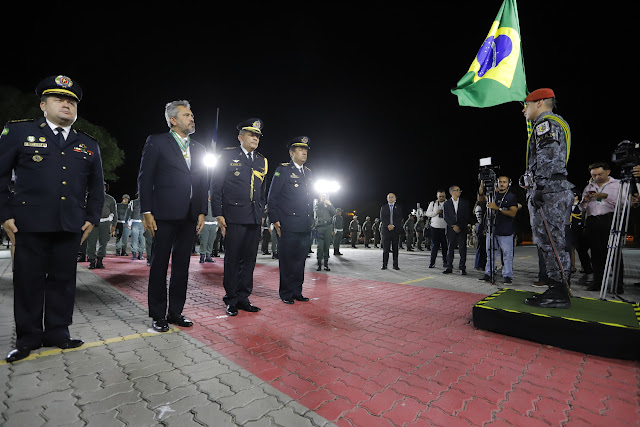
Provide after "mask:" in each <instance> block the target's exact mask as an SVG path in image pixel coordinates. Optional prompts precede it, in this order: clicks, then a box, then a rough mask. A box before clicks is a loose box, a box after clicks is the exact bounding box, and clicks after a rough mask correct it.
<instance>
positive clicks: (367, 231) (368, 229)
mask: <svg viewBox="0 0 640 427" xmlns="http://www.w3.org/2000/svg"><path fill="white" fill-rule="evenodd" d="M362 235H363V236H364V247H365V248H370V247H371V246H369V241H370V240H371V238H372V237H373V224H372V223H371V217H370V216H368V217H366V218H365V219H364V222H363V223H362Z"/></svg>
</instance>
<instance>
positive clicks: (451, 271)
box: [442, 268, 453, 274]
mask: <svg viewBox="0 0 640 427" xmlns="http://www.w3.org/2000/svg"><path fill="white" fill-rule="evenodd" d="M451 273H453V270H452V269H450V268H447V269H446V270H445V271H443V272H442V274H451Z"/></svg>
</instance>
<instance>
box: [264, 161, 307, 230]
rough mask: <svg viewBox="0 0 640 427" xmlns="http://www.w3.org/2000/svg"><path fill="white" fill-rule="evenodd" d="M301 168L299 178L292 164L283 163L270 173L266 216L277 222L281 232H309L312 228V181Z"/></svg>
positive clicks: (297, 171) (296, 169)
mask: <svg viewBox="0 0 640 427" xmlns="http://www.w3.org/2000/svg"><path fill="white" fill-rule="evenodd" d="M303 167H304V175H302V174H301V173H300V172H299V170H298V168H297V166H296V165H295V164H294V163H293V162H290V163H282V164H281V165H280V166H278V168H277V169H276V171H275V172H274V174H273V178H272V179H271V187H270V188H269V198H268V200H267V203H268V206H269V217H270V218H271V222H272V223H273V222H278V221H280V227H281V228H282V230H283V231H285V232H286V231H290V232H298V233H302V232H310V231H311V227H312V226H313V195H312V189H313V178H312V175H311V170H310V169H309V168H308V167H306V166H303Z"/></svg>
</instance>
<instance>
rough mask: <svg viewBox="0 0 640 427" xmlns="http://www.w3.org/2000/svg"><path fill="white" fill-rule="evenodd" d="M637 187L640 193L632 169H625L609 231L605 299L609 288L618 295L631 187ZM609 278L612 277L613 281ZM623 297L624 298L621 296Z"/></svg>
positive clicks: (603, 277) (603, 289)
mask: <svg viewBox="0 0 640 427" xmlns="http://www.w3.org/2000/svg"><path fill="white" fill-rule="evenodd" d="M632 186H633V187H635V188H636V189H637V190H638V192H639V193H640V185H639V184H638V183H637V182H636V180H635V178H634V177H633V175H632V173H631V171H623V178H622V179H621V180H620V188H619V189H618V197H617V199H616V207H615V209H614V211H613V220H612V221H611V231H610V233H609V242H608V243H607V260H606V262H605V266H604V273H603V275H602V285H601V286H600V299H601V300H604V299H606V298H605V297H606V296H607V289H610V290H611V293H612V294H614V295H615V296H617V297H618V298H620V297H619V296H618V280H619V279H621V278H620V277H619V273H620V271H619V269H620V262H621V261H622V247H623V246H624V241H625V239H626V237H627V229H628V227H629V213H630V212H631V195H632V194H633V193H632V192H631V188H632ZM609 279H612V280H611V282H610V280H609ZM620 299H622V298H620Z"/></svg>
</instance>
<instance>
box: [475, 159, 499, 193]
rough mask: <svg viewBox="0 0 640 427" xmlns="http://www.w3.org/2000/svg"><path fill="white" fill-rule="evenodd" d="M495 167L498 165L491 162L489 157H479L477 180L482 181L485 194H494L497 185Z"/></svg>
mask: <svg viewBox="0 0 640 427" xmlns="http://www.w3.org/2000/svg"><path fill="white" fill-rule="evenodd" d="M496 169H500V167H499V166H494V165H492V164H491V157H485V158H482V159H480V173H479V174H478V181H482V182H483V183H484V190H485V192H486V194H487V195H488V194H494V193H495V190H496V187H497V185H498V179H497V176H496Z"/></svg>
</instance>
